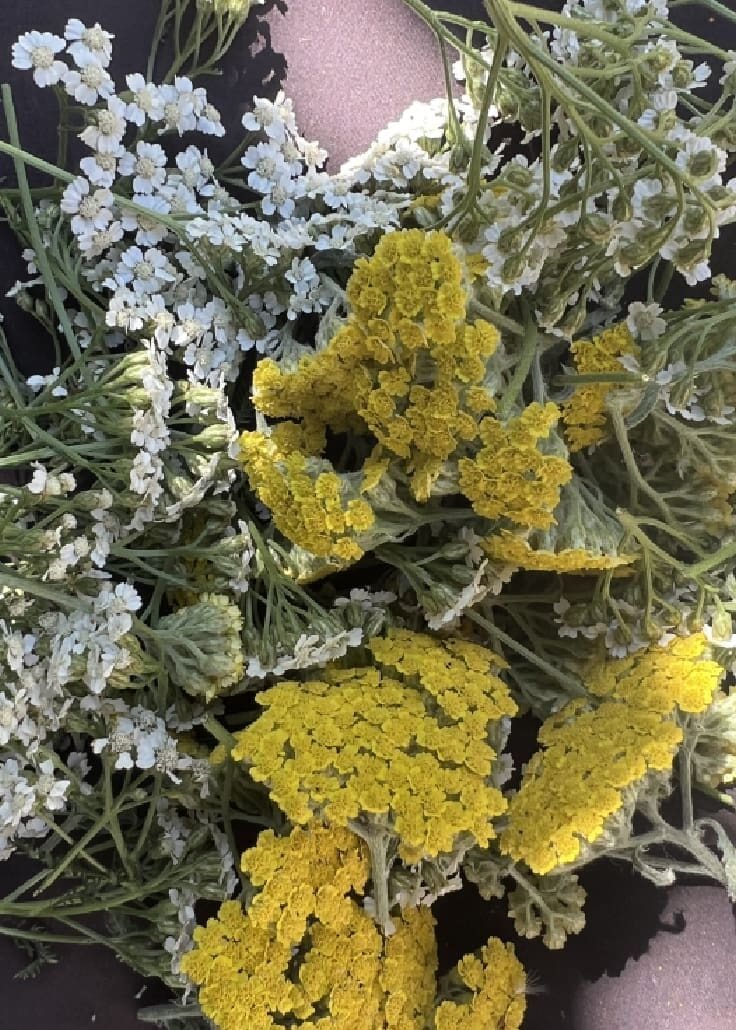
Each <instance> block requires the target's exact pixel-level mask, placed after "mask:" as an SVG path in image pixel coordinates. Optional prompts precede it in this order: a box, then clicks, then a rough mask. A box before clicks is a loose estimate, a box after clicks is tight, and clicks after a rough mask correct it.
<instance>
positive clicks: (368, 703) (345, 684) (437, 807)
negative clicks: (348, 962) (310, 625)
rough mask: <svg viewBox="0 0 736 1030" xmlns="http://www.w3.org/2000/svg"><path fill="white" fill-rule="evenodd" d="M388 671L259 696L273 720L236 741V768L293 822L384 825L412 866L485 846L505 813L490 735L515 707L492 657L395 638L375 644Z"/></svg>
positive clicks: (446, 644)
mask: <svg viewBox="0 0 736 1030" xmlns="http://www.w3.org/2000/svg"><path fill="white" fill-rule="evenodd" d="M368 648H369V650H370V651H371V652H372V653H373V656H374V659H375V661H376V663H378V667H376V668H357V669H338V668H328V669H327V670H326V671H325V672H324V673H322V677H321V679H320V680H310V681H308V682H306V683H296V682H290V681H284V682H281V683H279V684H277V685H276V686H274V687H271V688H270V689H269V690H266V691H263V692H261V693H260V694H258V695H257V700H258V701H259V703H260V704H262V705H263V706H264V707H265V708H266V711H265V712H264V713H263V714H262V715H261V716H259V718H258V719H256V720H255V722H253V723H252V725H251V726H249V727H248V728H247V729H246V730H243V731H242V732H241V733H239V734H237V735H236V745H235V747H234V748H233V752H232V755H233V758H234V759H236V760H240V761H245V762H248V763H249V765H250V766H251V769H250V774H251V776H252V777H253V779H255V780H257V781H259V782H265V783H266V784H268V786H269V791H270V794H271V797H272V799H273V800H274V801H275V802H276V804H278V805H279V807H280V808H282V809H283V811H284V812H285V813H286V815H287V816H288V817H289V819H290V820H291V821H292V822H294V823H297V824H301V825H304V824H306V823H308V822H309V821H310V820H311V819H313V818H314V817H315V816H316V815H319V816H320V817H321V818H324V819H325V820H327V821H328V822H329V823H331V824H333V825H347V824H348V823H349V822H350V820H353V819H357V818H358V817H359V816H360V815H367V816H371V817H373V818H378V819H380V820H382V821H383V822H384V823H386V824H387V825H389V826H390V827H391V829H392V830H393V832H394V833H395V834H396V835H397V836H398V837H399V839H400V854H401V856H402V857H403V858H405V859H406V860H407V861H417V860H418V859H419V858H421V857H431V856H436V855H438V854H440V853H442V852H448V851H451V850H452V848H453V846H454V844H455V841H456V839H457V837H458V835H459V834H463V833H469V834H471V835H472V836H473V838H474V839H475V840H476V841H478V842H479V843H487V842H488V841H489V840H490V839H491V838H492V837H493V836H494V831H493V826H492V820H493V819H494V818H495V817H496V816H498V815H500V814H501V813H502V812H503V811H504V810H505V807H506V803H505V801H504V798H503V796H502V794H501V792H500V791H499V790H498V789H497V788H496V787H494V786H492V784H491V775H492V771H493V765H494V762H495V760H496V757H497V755H496V752H495V751H494V749H493V748H492V747H491V745H490V744H489V743H488V732H489V727H490V726H492V725H493V723H495V722H498V721H499V720H500V719H502V718H504V717H507V716H510V715H513V714H514V713H515V711H516V706H515V704H514V702H513V701H512V700H511V697H510V695H509V692H508V689H507V688H506V686H505V684H504V683H503V682H502V681H501V680H500V679H499V678H498V676H497V675H496V674H495V670H496V669H498V668H499V667H501V666H502V664H503V663H502V662H501V660H500V659H499V658H498V657H497V656H496V655H494V654H493V653H492V652H491V651H489V650H487V649H486V648H483V647H480V646H479V645H473V644H470V643H468V642H466V641H461V640H453V639H448V640H439V639H436V638H434V637H430V636H427V635H426V634H421V633H412V632H410V631H408V630H393V631H391V632H390V633H389V634H388V635H387V636H386V637H383V638H374V639H372V640H370V641H369V642H368Z"/></svg>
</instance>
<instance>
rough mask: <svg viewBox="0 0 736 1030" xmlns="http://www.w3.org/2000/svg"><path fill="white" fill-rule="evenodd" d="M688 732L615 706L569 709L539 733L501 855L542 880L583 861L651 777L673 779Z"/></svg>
mask: <svg viewBox="0 0 736 1030" xmlns="http://www.w3.org/2000/svg"><path fill="white" fill-rule="evenodd" d="M681 740H682V730H681V729H680V727H679V726H677V725H676V724H675V723H674V722H672V721H668V720H663V719H662V716H661V715H660V714H659V713H657V712H650V711H647V710H646V709H644V708H639V707H633V706H631V705H627V704H622V703H620V702H615V701H605V702H603V703H602V704H601V705H600V707H599V708H597V709H595V710H594V711H587V712H580V711H579V708H578V706H577V705H575V704H572V705H567V706H565V708H563V709H562V710H561V711H560V712H559V713H557V714H556V715H554V716H553V717H552V718H550V719H548V720H547V721H546V722H545V723H544V724H543V726H542V728H541V730H540V733H539V743H540V744H541V745H542V749H541V750H540V751H538V752H537V753H536V754H535V755H534V756H533V757H532V759H531V761H530V762H529V763H528V765H527V766H526V769H525V771H524V777H523V780H522V783H521V787H520V788H519V791H518V793H517V794H515V795H514V797H513V798H512V799H511V801H510V803H509V808H508V825H507V827H506V828H505V829H504V830H503V832H502V834H501V837H500V845H501V851H502V852H503V853H504V854H506V855H509V856H510V857H511V858H513V859H514V860H515V861H517V862H525V863H526V864H527V865H528V866H529V868H530V869H531V870H532V871H533V872H535V873H539V874H544V873H549V872H551V871H552V870H553V869H555V868H557V867H558V866H560V865H564V864H566V863H568V862H573V861H575V859H577V858H579V857H580V854H581V851H582V846H583V843H593V842H594V841H595V840H597V839H598V838H599V837H600V836H601V835H602V833H603V832H604V828H605V824H606V821H607V820H608V819H609V818H610V817H611V816H612V815H614V814H615V813H616V812H617V811H618V810H619V809H620V808H621V806H622V804H623V792H624V791H625V790H626V788H628V787H631V786H632V785H633V784H635V783H637V781H639V780H641V779H642V778H643V777H644V776H645V775H646V774H647V773H648V772H650V771H655V772H667V771H669V769H670V768H671V766H672V758H673V756H674V754H675V751H676V749H677V745H678V744H679V743H680V741H681Z"/></svg>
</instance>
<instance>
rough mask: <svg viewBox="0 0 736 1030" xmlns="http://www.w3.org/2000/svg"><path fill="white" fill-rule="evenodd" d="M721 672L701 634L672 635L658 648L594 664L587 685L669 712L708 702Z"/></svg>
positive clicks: (692, 710)
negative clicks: (672, 636) (668, 640)
mask: <svg viewBox="0 0 736 1030" xmlns="http://www.w3.org/2000/svg"><path fill="white" fill-rule="evenodd" d="M723 674H724V670H723V668H722V667H721V666H720V665H719V664H718V662H715V661H713V659H712V657H711V649H710V644H709V642H708V640H707V639H706V637H705V635H704V634H703V633H692V634H691V635H690V636H687V637H675V638H674V639H673V640H671V641H670V642H669V643H668V644H665V645H663V646H659V645H654V646H652V647H649V648H647V650H646V651H640V652H638V653H637V654H633V655H628V656H627V657H626V658H619V659H617V660H615V661H612V660H609V661H605V662H596V663H594V664H593V665H592V666H591V668H590V670H589V673H588V677H587V684H588V689H589V690H590V692H591V693H592V694H595V695H596V696H598V697H606V698H612V699H616V700H620V701H624V702H626V703H627V704H630V705H640V706H641V707H643V708H644V707H645V708H647V709H649V710H650V711H652V712H659V713H661V714H662V715H672V714H674V713H675V710H676V709H679V710H680V711H682V712H687V713H688V714H695V713H698V712H703V711H705V709H706V708H707V707H708V705H709V704H710V703H711V701H712V700H713V698H714V696H715V693H716V691H717V690H718V685H719V684H720V682H721V680H722V678H723Z"/></svg>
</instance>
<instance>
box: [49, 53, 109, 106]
mask: <svg viewBox="0 0 736 1030" xmlns="http://www.w3.org/2000/svg"><path fill="white" fill-rule="evenodd" d="M61 78H62V82H63V83H64V89H65V90H66V91H67V93H69V95H70V96H73V97H74V99H75V100H76V101H77V102H78V103H80V104H87V106H88V107H91V106H92V104H96V103H97V101H98V100H99V98H100V97H102V98H103V99H104V100H107V98H108V97H109V96H111V95H112V93H113V92H114V90H115V84H114V82H113V81H112V79H111V78H110V76H109V74H108V73H107V71H106V70H105V69H104V68H103V67H102V65H101V64H100V63H99V61H98V60H97V59H96V58H95V57H92V56H91V55H90V54H85V55H84V56H83V57H81V58H80V59H79V60H78V61H77V68H70V69H68V70H67V71H66V72H65V73H64V75H62V77H61Z"/></svg>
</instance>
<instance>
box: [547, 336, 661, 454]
mask: <svg viewBox="0 0 736 1030" xmlns="http://www.w3.org/2000/svg"><path fill="white" fill-rule="evenodd" d="M571 350H572V354H573V358H574V361H575V368H576V370H577V372H578V373H579V374H580V375H590V374H596V373H605V372H622V371H623V368H622V366H621V362H620V361H619V360H618V359H619V358H621V357H623V356H624V355H625V354H633V355H634V356H635V357H637V358H638V357H639V356H640V353H641V351H640V349H639V347H638V345H637V344H636V343H635V342H634V338H633V337H632V335H631V333H630V332H629V329H628V327H627V326H626V323H624V322H622V323H620V324H618V325H614V326H612V327H611V328H610V329H605V330H604V331H603V332H602V333H601V334H600V335H599V336H594V337H593V339H592V340H576V341H575V342H574V343H573V344H572V347H571ZM615 389H616V387H615V385H614V384H612V383H589V384H587V385H585V386H580V387H578V388H577V389H576V390H575V392H574V394H573V395H572V397H571V398H570V399H569V400H567V401H565V402H564V404H563V405H562V417H563V419H564V421H565V427H566V434H565V435H566V438H567V442H568V444H569V446H570V450H571V451H580V450H582V449H583V447H588V446H590V445H591V444H596V443H600V441H601V440H603V439H605V436H606V428H607V422H608V417H607V415H606V399H607V397H608V395H609V393H610V392H611V390H615Z"/></svg>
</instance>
